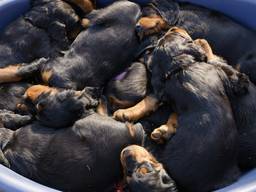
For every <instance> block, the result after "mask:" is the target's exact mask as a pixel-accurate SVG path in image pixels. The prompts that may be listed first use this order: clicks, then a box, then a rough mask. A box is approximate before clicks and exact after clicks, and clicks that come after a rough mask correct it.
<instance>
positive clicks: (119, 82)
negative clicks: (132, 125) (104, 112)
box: [104, 62, 148, 113]
mask: <svg viewBox="0 0 256 192" xmlns="http://www.w3.org/2000/svg"><path fill="white" fill-rule="evenodd" d="M147 84H148V77H147V69H146V67H145V65H144V64H143V63H139V62H136V63H132V65H131V66H130V67H129V68H128V69H126V70H125V71H124V72H122V73H121V74H119V75H118V76H116V77H115V78H113V79H112V80H111V81H109V82H108V84H107V86H106V88H105V91H104V95H105V96H106V100H107V106H106V107H107V108H108V111H110V112H111V113H112V112H114V111H116V110H117V109H123V108H128V107H131V106H134V105H135V104H136V103H138V102H139V101H140V100H142V99H143V98H144V97H145V96H146V93H147Z"/></svg>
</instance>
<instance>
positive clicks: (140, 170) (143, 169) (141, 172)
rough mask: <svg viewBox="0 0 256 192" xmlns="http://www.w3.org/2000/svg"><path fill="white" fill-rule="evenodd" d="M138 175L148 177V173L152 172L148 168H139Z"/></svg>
mask: <svg viewBox="0 0 256 192" xmlns="http://www.w3.org/2000/svg"><path fill="white" fill-rule="evenodd" d="M137 172H138V173H140V174H141V175H146V174H147V173H149V172H150V171H149V170H148V169H147V168H146V167H142V168H139V169H138V170H137Z"/></svg>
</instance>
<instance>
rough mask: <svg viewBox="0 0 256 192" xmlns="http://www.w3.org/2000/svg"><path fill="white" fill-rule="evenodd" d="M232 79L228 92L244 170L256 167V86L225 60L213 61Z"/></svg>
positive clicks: (240, 161)
mask: <svg viewBox="0 0 256 192" xmlns="http://www.w3.org/2000/svg"><path fill="white" fill-rule="evenodd" d="M212 64H214V65H217V66H218V67H220V68H222V69H223V70H224V71H225V72H226V74H227V75H228V77H229V79H230V84H231V86H232V89H231V91H229V92H227V93H228V96H229V100H230V103H231V106H232V109H233V113H234V117H235V121H236V125H237V129H238V133H239V156H238V161H239V165H240V167H241V168H242V169H243V170H248V169H252V168H255V167H256V147H255V146H256V141H255V137H256V120H255V117H254V114H255V113H256V87H255V85H254V84H253V83H251V81H250V80H249V79H248V77H247V76H246V75H245V74H242V73H239V72H238V71H236V70H235V69H233V68H232V67H229V66H228V65H227V63H226V62H225V61H223V60H222V61H213V62H212Z"/></svg>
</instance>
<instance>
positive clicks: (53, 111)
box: [17, 85, 101, 128]
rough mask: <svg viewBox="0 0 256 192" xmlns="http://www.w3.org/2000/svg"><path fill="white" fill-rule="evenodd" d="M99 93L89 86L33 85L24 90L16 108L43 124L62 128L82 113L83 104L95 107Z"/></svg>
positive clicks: (88, 107) (78, 117)
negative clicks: (83, 87)
mask: <svg viewBox="0 0 256 192" xmlns="http://www.w3.org/2000/svg"><path fill="white" fill-rule="evenodd" d="M100 94H101V91H100V90H98V89H97V88H91V87H86V88H85V89H84V90H82V91H74V90H64V89H57V88H52V87H48V86H45V85H33V86H31V87H29V88H28V89H27V90H26V91H25V93H24V95H23V99H24V100H23V101H22V102H21V103H19V104H18V106H17V108H18V109H19V110H20V111H23V113H25V112H26V113H28V114H30V115H32V116H35V119H37V120H38V122H39V123H40V124H41V125H43V126H46V127H54V128H63V127H68V126H72V125H73V124H74V122H75V121H76V120H78V119H80V118H81V117H82V116H83V115H84V114H83V112H84V106H86V109H88V110H89V109H91V110H93V109H95V108H96V107H97V106H98V100H97V98H98V97H99V95H100Z"/></svg>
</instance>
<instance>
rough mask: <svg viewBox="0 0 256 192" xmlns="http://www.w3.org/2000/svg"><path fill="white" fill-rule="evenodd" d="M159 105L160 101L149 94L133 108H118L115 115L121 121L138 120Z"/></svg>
mask: <svg viewBox="0 0 256 192" xmlns="http://www.w3.org/2000/svg"><path fill="white" fill-rule="evenodd" d="M158 107H159V101H158V100H157V99H156V98H155V97H152V96H147V97H146V98H145V99H143V100H142V101H140V102H139V103H137V104H136V105H135V106H133V107H131V108H128V109H120V110H117V111H116V112H115V113H114V115H113V117H114V118H115V119H116V120H120V121H130V122H136V121H138V120H139V119H141V118H143V117H145V116H147V115H149V114H150V113H152V112H153V111H155V110H156V109H157V108H158Z"/></svg>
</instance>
